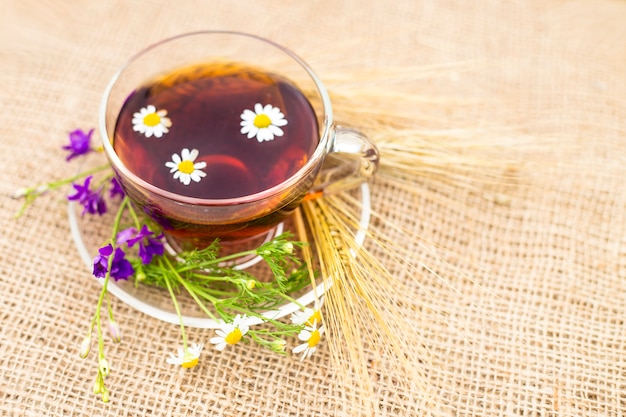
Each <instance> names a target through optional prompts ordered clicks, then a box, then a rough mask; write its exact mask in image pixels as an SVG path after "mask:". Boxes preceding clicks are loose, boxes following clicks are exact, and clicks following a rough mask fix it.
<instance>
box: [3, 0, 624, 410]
mask: <svg viewBox="0 0 626 417" xmlns="http://www.w3.org/2000/svg"><path fill="white" fill-rule="evenodd" d="M501 3H502V2H499V1H482V2H467V1H452V0H450V1H436V2H435V1H426V0H424V1H422V0H420V1H410V0H406V1H397V2H382V1H381V2H374V1H369V2H359V1H342V2H339V1H337V2H335V1H322V2H290V1H273V2H236V3H235V2H233V3H227V2H215V1H211V2H204V1H186V2H165V1H158V0H155V1H144V2H139V1H123V2H122V1H115V2H113V1H110V2H79V1H67V2H56V1H45V2H41V1H40V2H35V1H17V0H8V1H7V0H4V1H3V2H2V3H0V35H1V38H0V100H1V103H2V106H1V107H0V132H1V136H0V137H1V143H2V147H1V149H2V150H1V152H2V156H1V158H0V160H1V161H2V162H1V166H2V169H1V174H0V175H2V181H0V195H1V198H0V207H1V213H2V216H1V217H0V222H1V224H0V230H2V232H1V233H0V236H1V237H0V298H1V302H0V412H1V414H2V415H6V416H41V415H46V416H68V415H93V416H96V415H97V416H105V415H106V416H148V415H163V416H196V415H197V416H201V415H202V416H204V415H209V416H348V415H359V414H362V413H368V414H369V413H370V412H366V411H363V410H359V409H358V407H357V406H356V405H354V404H356V403H355V401H353V399H351V398H348V397H346V396H345V395H344V389H343V387H341V386H338V385H339V384H338V383H337V378H336V375H335V372H334V370H333V368H332V367H331V366H330V364H329V357H328V351H327V350H326V349H324V348H323V347H322V348H321V350H320V351H319V352H317V354H316V355H315V356H314V357H313V358H312V360H310V361H305V362H300V361H299V358H297V357H293V356H288V357H285V358H283V357H277V355H275V354H273V353H270V352H267V351H265V350H263V349H261V348H258V347H256V346H253V345H244V346H241V347H239V348H238V349H232V350H229V351H225V352H222V353H219V354H217V353H214V352H212V351H211V349H210V347H209V349H207V351H206V352H205V353H204V355H203V357H202V361H201V364H200V366H198V367H197V368H194V369H192V370H190V371H185V370H183V369H179V368H177V367H173V366H171V365H169V364H167V363H165V360H164V359H165V357H166V355H167V354H168V353H169V352H171V351H173V350H174V348H175V347H176V346H177V345H178V344H179V329H178V327H177V326H173V325H169V324H164V323H161V322H159V321H157V320H155V319H153V318H150V317H148V316H145V315H143V314H140V313H137V312H136V311H135V310H133V309H131V308H130V307H128V306H126V305H124V304H123V303H120V302H117V301H114V307H115V309H116V314H117V318H118V321H119V322H120V323H121V326H122V331H123V341H122V343H121V344H118V345H110V347H109V349H110V350H109V353H108V358H109V361H110V362H111V366H112V368H113V370H114V372H113V374H112V376H111V377H110V378H109V382H108V385H109V386H110V388H111V390H112V391H111V403H109V404H103V403H102V402H100V400H99V399H97V398H96V397H95V396H93V395H92V394H91V385H92V381H93V377H94V372H95V371H94V363H93V360H81V359H80V358H79V356H78V350H79V344H80V341H81V340H82V338H83V337H84V333H85V331H86V327H87V324H88V323H87V321H88V318H89V317H90V316H91V314H92V312H93V308H94V305H95V300H96V297H97V293H98V291H99V288H100V287H99V285H98V284H97V283H96V282H95V280H93V279H92V278H90V277H89V271H88V270H87V269H86V268H85V266H84V264H83V263H82V262H81V260H80V259H79V257H78V255H77V252H76V249H75V246H74V243H73V242H72V240H71V238H70V234H69V226H68V221H67V214H66V201H65V200H64V196H63V195H62V193H61V194H57V195H49V196H46V197H45V198H44V199H41V200H39V201H37V202H36V203H35V205H34V206H33V207H31V209H30V210H29V211H27V212H26V214H25V215H24V216H23V217H22V218H20V219H17V220H16V219H14V218H13V215H14V214H15V213H16V211H17V210H18V208H19V207H20V204H21V203H20V202H19V201H16V200H13V199H12V198H11V197H10V196H11V194H12V193H13V192H14V191H15V190H16V189H18V188H21V187H26V186H31V185H34V184H38V183H41V182H45V181H48V180H51V179H56V178H62V177H65V176H68V175H70V174H73V173H74V172H75V169H76V167H75V166H74V165H69V164H67V163H66V162H65V161H64V157H65V153H64V152H63V151H61V149H60V147H61V146H62V145H63V144H65V142H66V140H67V139H66V138H67V132H68V131H70V130H73V129H74V128H78V127H80V128H83V129H88V128H90V127H95V125H96V121H97V112H98V106H99V101H100V96H101V93H102V90H103V89H104V87H105V85H106V83H107V81H108V80H109V78H110V77H111V75H112V74H113V73H114V71H115V70H116V69H117V68H118V67H119V66H120V64H121V63H122V62H123V61H124V60H125V59H126V58H127V57H129V56H130V55H131V54H133V53H135V52H136V51H138V50H140V49H142V48H143V47H145V46H146V45H148V44H150V43H152V42H155V41H157V40H160V39H162V38H165V37H167V36H170V35H174V34H179V33H183V32H187V31H191V30H200V29H228V30H240V31H245V32H251V33H255V34H259V35H261V36H264V37H267V38H270V39H272V40H274V41H276V42H278V43H281V44H283V45H285V46H287V47H289V48H291V49H292V50H294V51H295V52H296V53H298V54H299V55H301V56H303V57H304V58H305V59H306V60H307V61H308V62H309V63H310V64H311V66H312V67H313V68H315V69H316V70H317V72H318V73H319V75H320V76H321V78H322V79H326V78H327V79H331V78H336V77H338V76H343V77H344V79H345V78H348V79H349V78H350V77H351V74H355V73H356V72H358V73H359V74H363V71H365V70H368V69H379V68H387V69H388V68H394V69H402V68H405V67H406V68H408V67H411V68H423V69H424V76H423V77H422V78H421V79H420V81H419V82H417V81H416V82H415V84H414V85H412V86H408V87H407V88H413V89H414V90H415V94H419V95H422V96H423V97H424V100H423V101H422V103H423V104H422V105H421V106H416V108H415V109H414V110H415V123H416V127H420V126H426V127H428V128H432V129H434V130H435V131H441V132H443V131H444V130H446V129H447V131H448V133H449V134H450V135H455V134H456V135H458V136H460V137H462V134H463V131H464V130H468V129H472V130H473V131H474V132H475V131H476V130H477V129H481V130H482V131H483V132H484V134H483V137H484V139H485V140H486V141H488V142H491V143H494V144H500V145H502V144H504V145H506V146H505V147H504V149H500V151H499V152H500V155H501V156H503V158H505V159H509V160H514V161H518V162H519V164H518V165H516V166H515V168H514V171H515V172H514V174H515V175H514V176H515V181H509V182H507V183H506V184H503V183H499V182H494V183H491V184H488V183H486V182H484V181H480V182H478V181H477V182H476V184H475V185H474V186H473V187H471V188H468V187H466V186H463V185H460V184H459V183H456V182H452V183H448V185H447V186H445V187H443V186H441V184H443V183H439V182H429V180H428V178H425V179H424V180H423V182H420V183H416V184H415V189H417V190H423V192H418V193H410V192H408V191H407V190H404V189H403V188H401V187H393V186H391V185H390V184H389V183H388V181H385V180H382V179H381V180H377V181H375V183H374V186H373V200H374V205H375V209H376V210H377V211H378V212H380V213H382V214H383V215H384V216H385V217H386V218H388V219H390V220H391V221H393V222H395V223H396V224H400V225H402V227H403V228H404V230H405V231H407V232H408V233H409V234H410V235H411V236H412V238H413V241H411V240H409V241H404V240H403V241H402V242H399V243H401V244H402V245H404V246H406V247H410V248H412V249H411V250H412V251H413V254H414V257H415V258H416V259H418V258H419V259H421V260H422V261H423V264H424V265H426V266H428V267H429V268H430V269H431V270H432V271H435V272H436V274H437V275H434V274H431V275H430V277H431V278H430V279H424V280H423V281H422V282H420V283H419V284H420V285H417V283H415V282H412V281H409V279H410V277H409V276H407V275H410V272H407V271H406V270H404V269H403V268H402V265H398V264H396V263H393V264H388V265H387V266H388V267H389V268H390V269H391V270H392V271H393V272H394V274H396V275H397V276H399V277H404V278H406V280H407V282H412V283H411V284H409V288H413V289H414V292H415V293H414V294H413V300H414V303H415V306H413V307H417V308H413V309H411V308H407V310H406V311H407V314H408V312H410V311H419V312H421V313H420V314H423V316H422V317H426V318H428V317H429V314H431V313H429V312H433V311H436V312H437V314H435V313H432V316H433V317H434V318H433V320H432V321H427V320H422V319H420V320H419V325H417V324H416V325H415V326H412V327H407V328H406V331H405V332H404V333H403V334H399V335H397V337H398V338H408V339H411V338H415V340H416V344H417V340H418V339H417V335H419V340H421V341H426V343H427V344H428V348H429V349H430V352H431V355H432V358H431V365H430V369H429V371H428V374H427V375H426V377H425V378H426V380H425V381H424V382H425V384H426V385H427V386H428V387H429V391H428V393H423V392H405V391H403V390H402V389H398V388H397V387H396V386H395V384H394V381H393V379H392V378H387V377H386V375H385V373H384V371H382V372H381V370H380V369H376V364H375V363H372V364H371V367H372V381H373V384H374V385H373V387H374V391H375V396H376V401H375V402H376V404H377V407H376V408H375V410H373V411H371V413H372V414H373V415H380V416H383V415H384V416H387V415H389V416H391V415H394V416H395V415H400V416H414V415H429V414H433V415H481V416H482V415H507V416H517V415H519V416H522V415H523V416H527V415H545V416H552V415H554V416H557V415H559V416H575V415H581V416H582V415H602V416H619V415H622V414H623V413H624V412H625V411H626V370H625V367H626V356H625V353H624V350H625V349H626V329H625V327H624V317H626V307H625V306H626V303H625V299H626V286H625V284H624V282H625V281H624V279H625V278H626V237H625V236H626V214H625V210H624V208H625V197H624V196H626V182H625V181H624V178H625V174H626V164H625V163H626V159H625V156H624V155H625V154H624V152H625V150H626V148H625V146H624V141H625V137H626V122H625V120H626V101H625V100H624V97H626V73H625V69H624V62H625V60H624V59H625V58H624V57H625V56H626V43H625V42H624V39H626V25H625V24H624V21H625V19H626V3H625V2H623V1H608V0H602V1H591V0H589V1H586V2H580V1H568V2H562V1H549V2H546V1H539V2H527V1H517V2H506V4H501ZM456 67H459V68H462V70H458V71H457V70H450V68H456ZM364 78H365V77H355V79H354V81H355V83H358V82H363V83H364V85H363V87H367V80H366V79H364ZM357 85H358V84H357ZM329 88H330V89H331V90H332V88H333V85H332V84H331V85H329ZM359 105H360V103H359V102H354V106H355V108H358V106H359ZM397 105H398V106H402V105H403V104H402V103H397ZM375 106H376V103H375V102H374V103H369V104H368V107H375ZM338 117H339V118H341V115H338ZM434 120H436V121H437V122H433V121H434ZM509 145H510V146H509ZM458 156H459V155H452V156H451V157H458ZM472 175H473V174H472V172H468V173H467V177H468V178H470V179H471V178H472ZM477 177H480V178H482V179H484V178H483V177H482V176H477ZM381 227H382V228H384V225H381ZM396 230H397V229H394V228H391V227H388V228H387V230H386V232H387V233H389V234H390V235H391V236H392V237H393V234H394V233H395V232H396ZM399 236H400V235H398V239H400V237H399ZM402 239H404V238H402ZM378 255H379V256H380V257H381V260H382V261H383V263H385V254H384V253H383V252H380V253H378ZM425 276H426V275H425ZM404 278H403V279H404ZM416 323H418V321H417V320H416ZM211 336H212V333H211V332H210V331H208V330H194V331H193V339H194V340H196V341H206V340H208V338H210V337H211ZM406 353H407V355H409V356H410V355H411V354H412V353H411V352H406ZM382 369H384V368H382Z"/></svg>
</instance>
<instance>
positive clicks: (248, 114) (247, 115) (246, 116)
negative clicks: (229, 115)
mask: <svg viewBox="0 0 626 417" xmlns="http://www.w3.org/2000/svg"><path fill="white" fill-rule="evenodd" d="M255 117H256V114H255V113H254V112H253V111H252V110H248V109H245V110H244V111H243V113H241V119H242V120H244V122H245V121H252V120H254V118H255ZM244 122H242V124H243V123H244Z"/></svg>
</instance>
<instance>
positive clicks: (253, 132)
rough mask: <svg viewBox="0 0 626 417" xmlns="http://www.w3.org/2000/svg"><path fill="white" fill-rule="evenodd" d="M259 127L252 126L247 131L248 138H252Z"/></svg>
mask: <svg viewBox="0 0 626 417" xmlns="http://www.w3.org/2000/svg"><path fill="white" fill-rule="evenodd" d="M258 133H259V129H258V128H257V127H256V126H253V127H252V128H251V129H250V131H249V132H248V139H252V138H253V137H255V136H256V135H258Z"/></svg>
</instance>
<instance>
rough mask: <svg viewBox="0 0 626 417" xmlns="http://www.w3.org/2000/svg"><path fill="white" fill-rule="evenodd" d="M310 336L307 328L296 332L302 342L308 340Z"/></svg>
mask: <svg viewBox="0 0 626 417" xmlns="http://www.w3.org/2000/svg"><path fill="white" fill-rule="evenodd" d="M310 338H311V332H310V331H308V330H302V331H301V332H300V333H298V339H300V340H302V341H303V342H308V341H309V339H310Z"/></svg>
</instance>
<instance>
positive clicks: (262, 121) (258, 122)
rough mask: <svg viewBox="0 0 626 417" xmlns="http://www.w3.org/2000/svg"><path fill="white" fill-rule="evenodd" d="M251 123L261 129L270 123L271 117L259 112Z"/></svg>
mask: <svg viewBox="0 0 626 417" xmlns="http://www.w3.org/2000/svg"><path fill="white" fill-rule="evenodd" d="M253 123H254V125H255V126H256V127H258V128H259V129H263V128H265V127H268V126H269V125H271V124H272V119H270V118H269V116H268V115H267V114H263V113H261V114H257V115H256V117H255V118H254V122H253Z"/></svg>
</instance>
